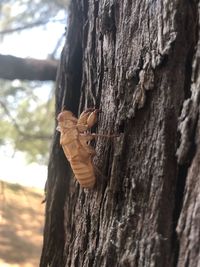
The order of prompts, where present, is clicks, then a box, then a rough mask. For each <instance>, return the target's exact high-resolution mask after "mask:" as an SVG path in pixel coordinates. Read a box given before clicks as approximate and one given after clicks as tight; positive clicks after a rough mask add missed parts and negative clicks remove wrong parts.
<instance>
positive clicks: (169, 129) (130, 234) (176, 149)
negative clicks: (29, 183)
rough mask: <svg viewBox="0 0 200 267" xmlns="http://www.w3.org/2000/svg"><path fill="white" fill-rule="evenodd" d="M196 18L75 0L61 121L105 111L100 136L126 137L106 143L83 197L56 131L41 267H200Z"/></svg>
mask: <svg viewBox="0 0 200 267" xmlns="http://www.w3.org/2000/svg"><path fill="white" fill-rule="evenodd" d="M198 16H199V14H198V1H180V0H176V1H170V0H165V1H143V0H140V1H139V0H138V1H137V0H135V1H128V0H127V1H117V0H116V1H114V0H113V1H106V0H100V1H95V0H85V1H78V0H74V1H72V3H71V17H70V25H69V31H68V37H67V41H66V44H65V47H64V50H63V54H62V59H61V65H60V71H59V74H60V75H59V77H58V81H57V98H56V103H57V106H56V114H58V113H59V112H60V110H61V109H62V107H63V106H65V107H66V109H69V110H71V111H73V112H74V114H75V115H77V114H78V113H80V111H81V110H83V109H84V108H85V107H96V108H99V109H100V110H101V111H102V112H101V114H100V115H99V122H98V126H97V128H96V131H97V132H99V133H108V134H109V133H113V132H114V133H118V134H119V135H120V136H119V137H118V138H116V139H113V140H107V139H98V140H97V142H96V144H95V149H96V153H97V154H96V157H95V159H94V164H95V166H96V167H97V168H98V169H99V170H101V173H102V174H100V173H99V172H98V174H97V179H98V182H97V185H96V187H95V188H94V189H93V190H85V189H82V188H80V186H79V185H78V183H77V182H76V181H75V180H74V179H73V175H72V174H71V170H70V168H69V165H68V163H67V160H66V159H65V157H64V154H63V151H62V148H61V147H60V145H59V134H58V133H57V132H55V136H54V142H53V147H52V148H53V149H52V152H51V158H50V163H49V175H48V180H47V188H46V189H47V203H46V223H45V229H44V245H43V251H42V256H41V263H40V266H42V267H45V266H52V267H56V266H60V267H61V266H66V267H68V266H101V267H102V266H141V267H143V266H151V267H153V266H162V267H163V266H166V267H169V266H179V267H182V266H198V263H199V258H200V254H199V246H198V244H199V241H200V226H199V225H200V223H199V221H200V218H199V214H200V213H199V205H200V198H199V190H200V189H199V153H200V152H199V149H200V148H199V134H198V131H199V130H198V129H199V127H198V126H199V116H198V114H199V77H200V75H199V69H200V68H199V45H198V44H199V43H198V35H197V29H198V27H199V25H198V23H199V22H198ZM191 79H192V82H191Z"/></svg>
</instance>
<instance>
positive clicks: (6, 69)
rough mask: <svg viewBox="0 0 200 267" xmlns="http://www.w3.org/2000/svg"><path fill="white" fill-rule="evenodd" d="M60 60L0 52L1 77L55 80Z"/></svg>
mask: <svg viewBox="0 0 200 267" xmlns="http://www.w3.org/2000/svg"><path fill="white" fill-rule="evenodd" d="M57 65H58V62H57V61H56V60H49V59H46V60H41V59H33V58H19V57H14V56H10V55H1V54H0V78H1V79H6V80H14V79H19V80H31V81H32V80H37V81H55V80H56V72H57Z"/></svg>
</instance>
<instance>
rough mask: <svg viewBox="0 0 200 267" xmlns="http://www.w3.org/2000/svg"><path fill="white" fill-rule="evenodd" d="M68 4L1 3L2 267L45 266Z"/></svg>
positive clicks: (61, 0)
mask: <svg viewBox="0 0 200 267" xmlns="http://www.w3.org/2000/svg"><path fill="white" fill-rule="evenodd" d="M68 2H69V1H68V0H1V1H0V88H1V89H0V166H1V168H0V267H7V266H12V267H14V266H15V267H18V266H20V267H25V266H26V267H32V266H38V264H39V258H40V253H41V246H42V234H43V221H44V205H42V204H41V202H42V199H43V198H44V193H43V189H44V185H45V181H46V178H47V164H48V157H49V150H50V146H51V138H52V134H53V130H54V122H55V118H54V90H55V79H56V71H57V66H58V61H59V58H60V53H61V50H62V47H63V44H64V41H65V32H66V27H67V8H68V4H69V3H68Z"/></svg>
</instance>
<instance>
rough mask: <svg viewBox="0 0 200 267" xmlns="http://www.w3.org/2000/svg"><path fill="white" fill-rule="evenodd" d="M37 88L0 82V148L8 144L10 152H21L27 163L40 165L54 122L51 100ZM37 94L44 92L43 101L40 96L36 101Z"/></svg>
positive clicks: (21, 83) (43, 159)
mask: <svg viewBox="0 0 200 267" xmlns="http://www.w3.org/2000/svg"><path fill="white" fill-rule="evenodd" d="M39 85H41V83H35V82H34V83H33V82H32V83H27V82H19V81H17V83H16V81H15V82H10V83H8V82H6V83H5V82H3V81H1V83H0V86H1V92H0V105H1V107H2V108H1V109H0V145H5V144H11V145H12V146H13V149H14V150H20V151H23V152H25V153H26V155H27V159H28V161H29V162H33V161H36V162H38V163H41V164H44V163H47V161H48V151H49V148H50V145H51V136H52V132H53V128H54V122H55V119H54V98H53V97H52V94H51V95H50V96H48V91H49V90H50V89H49V88H47V86H45V87H46V88H45V87H44V86H43V87H41V86H40V87H39ZM38 90H41V91H45V90H46V92H45V93H46V98H45V97H44V95H45V93H44V92H43V93H42V94H43V96H42V95H41V96H40V97H39V96H38V95H39V92H38ZM41 98H43V99H44V100H41ZM47 98H48V100H47Z"/></svg>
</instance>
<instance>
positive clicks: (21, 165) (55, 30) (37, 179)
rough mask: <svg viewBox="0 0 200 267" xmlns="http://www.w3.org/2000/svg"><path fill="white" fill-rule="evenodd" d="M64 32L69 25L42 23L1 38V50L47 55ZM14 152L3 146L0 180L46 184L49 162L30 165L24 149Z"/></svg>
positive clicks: (44, 56)
mask: <svg viewBox="0 0 200 267" xmlns="http://www.w3.org/2000/svg"><path fill="white" fill-rule="evenodd" d="M64 32H65V25H63V24H57V25H56V24H55V23H49V24H48V26H47V27H46V29H44V28H42V27H39V28H34V29H32V30H27V31H23V32H21V33H15V34H12V35H7V36H6V37H5V38H4V39H3V42H0V53H1V54H10V55H14V56H18V57H33V58H38V59H44V58H47V55H48V54H50V53H52V51H53V50H54V48H55V47H56V44H57V42H58V40H59V39H60V37H61V36H62V35H63V34H64ZM38 91H40V90H38ZM44 91H46V90H44ZM44 91H43V92H44ZM47 92H48V90H47ZM11 154H12V153H11V150H10V148H9V147H0V162H1V168H0V170H1V171H0V180H4V181H8V182H12V183H19V184H22V185H25V186H31V187H38V188H44V184H45V181H46V178H47V166H41V165H38V164H36V163H32V164H29V165H27V162H26V160H25V158H24V154H23V153H21V152H17V153H15V154H14V155H12V156H11Z"/></svg>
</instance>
